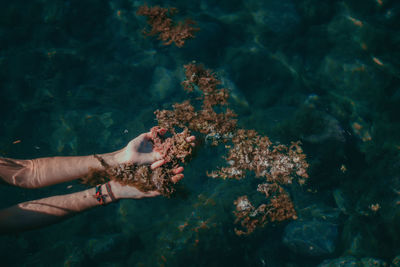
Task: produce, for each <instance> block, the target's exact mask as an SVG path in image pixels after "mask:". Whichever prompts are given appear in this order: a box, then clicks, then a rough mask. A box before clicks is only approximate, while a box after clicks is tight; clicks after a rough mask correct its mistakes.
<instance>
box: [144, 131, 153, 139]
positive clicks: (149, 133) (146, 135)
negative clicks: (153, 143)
mask: <svg viewBox="0 0 400 267" xmlns="http://www.w3.org/2000/svg"><path fill="white" fill-rule="evenodd" d="M144 137H145V138H146V139H148V140H150V139H152V138H153V135H152V134H151V132H148V133H144Z"/></svg>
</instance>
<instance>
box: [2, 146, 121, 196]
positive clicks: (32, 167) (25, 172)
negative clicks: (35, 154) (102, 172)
mask: <svg viewBox="0 0 400 267" xmlns="http://www.w3.org/2000/svg"><path fill="white" fill-rule="evenodd" d="M116 155H117V154H116V153H109V154H103V155H101V157H102V158H104V159H105V160H106V162H107V163H109V164H110V165H111V166H112V165H115V164H117V159H116V158H115V156H116ZM90 168H93V169H102V168H103V167H102V166H101V163H100V161H99V160H97V159H96V158H95V157H94V156H79V157H51V158H38V159H32V160H18V159H9V158H0V177H2V178H3V180H4V181H6V182H7V183H9V184H11V185H15V186H19V187H24V188H39V187H44V186H49V185H53V184H58V183H62V182H67V181H71V180H75V179H77V178H79V177H82V176H84V175H85V174H87V173H88V171H89V169H90Z"/></svg>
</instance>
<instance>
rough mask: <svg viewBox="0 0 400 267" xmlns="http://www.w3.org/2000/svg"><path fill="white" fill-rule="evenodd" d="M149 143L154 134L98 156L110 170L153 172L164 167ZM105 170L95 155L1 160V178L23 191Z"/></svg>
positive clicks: (162, 131) (141, 137)
mask: <svg viewBox="0 0 400 267" xmlns="http://www.w3.org/2000/svg"><path fill="white" fill-rule="evenodd" d="M165 132H166V130H165V129H160V130H159V134H160V135H163V134H165ZM150 139H151V134H150V133H144V134H141V135H139V136H138V137H137V138H135V139H133V140H132V141H131V142H129V143H128V145H127V146H126V147H124V148H123V149H121V150H118V151H115V152H112V153H107V154H101V155H99V156H100V157H101V158H103V159H104V160H105V162H106V163H107V164H108V165H110V166H116V165H118V164H122V163H134V164H137V165H143V164H151V167H152V168H153V169H154V168H157V167H159V166H161V165H162V164H164V160H163V159H162V156H161V154H160V153H158V152H155V151H153V147H152V144H151V142H150ZM187 141H188V142H193V141H194V136H191V137H188V140H187ZM103 168H104V167H103V166H102V165H101V163H100V161H99V160H98V159H96V158H95V157H94V156H93V155H91V156H79V157H51V158H38V159H32V160H17V159H7V158H0V177H1V178H3V180H4V181H5V182H7V183H9V184H11V185H15V186H18V187H24V188H39V187H44V186H49V185H54V184H58V183H63V182H68V181H72V180H75V179H77V178H79V177H82V176H84V175H86V174H87V173H88V172H89V170H90V169H100V170H101V169H103ZM175 178H176V179H177V178H179V177H175Z"/></svg>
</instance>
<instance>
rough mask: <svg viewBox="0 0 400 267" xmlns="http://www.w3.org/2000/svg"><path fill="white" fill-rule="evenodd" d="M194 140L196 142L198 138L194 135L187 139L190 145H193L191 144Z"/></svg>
mask: <svg viewBox="0 0 400 267" xmlns="http://www.w3.org/2000/svg"><path fill="white" fill-rule="evenodd" d="M194 140H196V137H195V136H194V135H192V136H189V137H186V141H187V142H188V143H191V142H193V141H194Z"/></svg>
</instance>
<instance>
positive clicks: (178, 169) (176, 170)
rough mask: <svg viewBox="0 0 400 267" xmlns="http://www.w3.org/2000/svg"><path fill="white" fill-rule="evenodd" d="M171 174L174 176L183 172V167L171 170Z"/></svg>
mask: <svg viewBox="0 0 400 267" xmlns="http://www.w3.org/2000/svg"><path fill="white" fill-rule="evenodd" d="M172 172H173V173H174V174H179V173H181V172H183V167H182V166H181V167H178V168H176V169H173V170H172Z"/></svg>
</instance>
